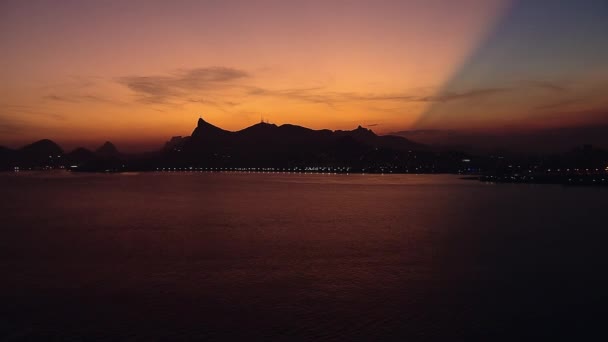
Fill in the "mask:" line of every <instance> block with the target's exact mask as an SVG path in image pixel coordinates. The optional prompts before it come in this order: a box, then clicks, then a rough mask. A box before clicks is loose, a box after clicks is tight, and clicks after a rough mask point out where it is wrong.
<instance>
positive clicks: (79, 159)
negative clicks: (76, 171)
mask: <svg viewBox="0 0 608 342" xmlns="http://www.w3.org/2000/svg"><path fill="white" fill-rule="evenodd" d="M95 157H96V154H95V152H93V151H91V150H89V149H86V148H84V147H78V148H76V149H74V150H73V151H71V152H69V153H67V154H66V155H65V158H66V160H67V161H68V162H69V164H70V165H80V164H82V163H85V162H88V161H91V160H93V159H95Z"/></svg>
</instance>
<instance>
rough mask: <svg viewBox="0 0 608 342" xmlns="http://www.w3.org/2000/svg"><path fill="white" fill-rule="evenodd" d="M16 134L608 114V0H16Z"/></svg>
mask: <svg viewBox="0 0 608 342" xmlns="http://www.w3.org/2000/svg"><path fill="white" fill-rule="evenodd" d="M0 46H1V51H2V57H1V59H0V61H1V62H0V80H1V82H0V145H8V146H19V145H22V144H25V143H29V142H32V141H34V140H37V139H41V138H50V139H53V140H55V141H57V142H59V143H61V144H62V145H64V146H67V147H75V146H78V145H84V146H88V147H93V146H96V145H99V144H101V143H102V142H103V141H105V140H111V141H113V142H115V143H116V144H117V145H119V146H123V147H124V148H125V149H131V150H145V149H149V148H153V147H157V146H160V145H161V144H162V143H163V142H164V141H166V140H168V139H169V138H170V137H171V136H174V135H189V134H190V133H191V131H192V129H193V128H194V125H195V123H196V120H197V119H198V117H199V115H201V114H202V115H203V117H204V118H205V119H206V120H207V121H209V122H212V123H213V124H216V125H218V126H220V127H223V128H225V129H229V130H238V129H241V128H244V127H246V126H249V125H252V124H254V123H256V122H259V121H260V117H261V116H263V117H264V118H265V119H268V120H269V121H270V122H272V123H276V124H283V123H292V124H297V125H302V126H307V127H311V128H317V129H320V128H330V129H352V128H355V127H356V126H357V125H359V124H361V125H363V126H367V127H370V128H372V129H373V130H374V131H376V132H379V133H389V132H393V131H402V130H410V129H429V128H433V129H455V130H482V131H491V130H522V129H541V128H548V127H563V126H584V125H595V124H601V123H608V95H607V94H608V1H606V0H578V1H575V0H571V1H562V0H520V1H512V0H459V1H447V0H402V1H383V0H380V1H371V0H368V1H330V0H323V1H318V0H314V1H288V0H284V1H263V0H260V1H245V0H243V1H230V0H227V1H219V0H218V1H87V0H85V1H76V0H74V1H60V0H56V1H35V0H34V1H10V0H4V1H2V2H0Z"/></svg>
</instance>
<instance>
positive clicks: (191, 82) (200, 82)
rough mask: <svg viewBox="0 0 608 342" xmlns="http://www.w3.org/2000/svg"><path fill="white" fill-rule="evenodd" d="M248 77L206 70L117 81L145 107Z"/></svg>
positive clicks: (236, 71) (222, 69)
mask: <svg viewBox="0 0 608 342" xmlns="http://www.w3.org/2000/svg"><path fill="white" fill-rule="evenodd" d="M247 77H249V74H248V73H247V72H245V71H243V70H239V69H233V68H227V67H208V68H197V69H188V70H180V71H178V72H176V73H174V74H172V75H168V76H126V77H121V78H119V79H118V82H119V83H120V84H123V85H125V86H127V87H128V88H129V89H131V90H132V91H134V92H135V93H136V94H137V95H138V96H139V101H141V102H144V103H160V104H162V103H168V102H170V100H171V99H173V98H179V97H189V96H191V95H192V93H193V92H196V91H202V90H209V89H214V88H217V87H223V86H226V85H228V84H230V83H231V82H234V81H237V80H241V79H244V78H247Z"/></svg>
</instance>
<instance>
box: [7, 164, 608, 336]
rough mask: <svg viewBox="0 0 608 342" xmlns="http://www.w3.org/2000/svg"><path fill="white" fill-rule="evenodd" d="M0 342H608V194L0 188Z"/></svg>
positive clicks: (191, 182) (403, 181)
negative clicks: (540, 341) (591, 340)
mask: <svg viewBox="0 0 608 342" xmlns="http://www.w3.org/2000/svg"><path fill="white" fill-rule="evenodd" d="M0 189H1V205H0V215H1V220H2V221H1V231H0V234H1V235H0V274H1V278H0V339H2V340H12V339H15V340H27V339H50V338H54V339H57V340H82V339H86V340H144V341H148V340H171V341H174V340H192V339H195V340H228V339H240V340H378V341H380V340H382V341H386V340H395V341H403V340H472V339H480V340H513V339H517V340H533V339H536V338H540V339H549V338H552V339H555V338H556V337H557V338H573V339H579V340H580V339H581V338H587V339H589V338H595V339H599V340H605V339H606V337H607V336H606V335H607V333H606V329H605V328H604V325H605V324H606V319H607V318H608V314H607V312H608V306H607V305H606V304H607V301H606V297H607V296H608V293H607V292H608V286H607V285H608V281H607V276H606V270H607V269H606V266H607V264H608V246H607V245H606V243H607V242H608V233H607V231H606V230H607V229H608V224H607V222H608V205H607V204H608V202H607V200H608V189H598V188H568V187H562V186H550V185H506V184H502V185H493V184H483V183H479V182H474V181H464V180H460V179H458V178H457V177H455V176H415V175H394V176H380V175H378V176H372V175H363V176H362V175H302V174H285V175H280V174H200V173H198V174H187V173H181V174H167V173H163V174H154V173H148V174H124V175H89V174H84V175H80V174H67V173H66V174H63V173H59V174H53V173H37V174H36V173H35V174H19V175H14V174H4V175H0Z"/></svg>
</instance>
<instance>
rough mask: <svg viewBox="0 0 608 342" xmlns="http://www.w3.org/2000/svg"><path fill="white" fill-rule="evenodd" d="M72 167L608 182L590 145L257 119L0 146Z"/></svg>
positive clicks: (23, 163)
mask: <svg viewBox="0 0 608 342" xmlns="http://www.w3.org/2000/svg"><path fill="white" fill-rule="evenodd" d="M53 169H65V170H69V171H74V172H127V171H165V172H175V171H208V172H209V171H212V172H213V171H245V172H260V171H261V172H329V173H419V174H422V173H453V174H460V175H467V176H469V177H472V178H474V179H479V180H482V181H491V182H524V183H561V184H580V185H608V152H607V151H604V150H601V149H594V148H593V147H592V146H590V145H584V146H583V147H579V148H575V149H573V150H572V151H569V152H566V153H562V154H557V155H547V156H535V157H531V156H523V155H521V156H516V155H508V154H506V153H489V154H484V155H472V154H470V153H465V152H461V151H456V150H451V149H445V148H443V149H440V150H439V149H436V148H433V147H430V146H428V145H424V144H420V143H416V142H414V141H411V140H409V139H407V138H404V137H401V136H396V135H377V134H375V133H374V132H373V131H372V130H370V129H367V128H363V127H361V126H359V127H357V128H356V129H354V130H350V131H343V130H335V131H332V130H328V129H323V130H313V129H309V128H306V127H301V126H296V125H291V124H284V125H280V126H277V125H275V124H270V123H267V122H263V121H262V122H260V123H258V124H255V125H253V126H250V127H247V128H245V129H242V130H240V131H234V132H233V131H227V130H224V129H222V128H219V127H217V126H214V125H212V124H211V123H209V122H207V121H205V120H204V119H203V118H199V119H198V122H197V125H196V128H195V129H194V131H193V132H192V134H191V135H190V136H187V137H181V136H176V137H173V138H171V139H170V140H169V141H168V142H166V143H165V145H164V146H163V147H162V148H159V149H158V150H157V151H152V152H147V153H139V154H126V153H121V152H120V151H119V149H118V148H117V147H116V146H114V144H112V143H111V142H105V143H104V144H103V145H102V146H100V147H99V148H98V149H96V150H94V151H91V150H88V149H85V148H82V147H80V148H76V149H75V150H73V151H70V152H67V153H65V152H64V150H63V149H62V148H61V147H60V146H59V145H57V144H56V143H55V142H53V141H51V140H48V139H44V140H40V141H37V142H35V143H32V144H29V145H27V146H24V147H22V148H20V149H16V150H15V149H10V148H7V147H0V170H2V171H13V172H14V171H25V170H53Z"/></svg>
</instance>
